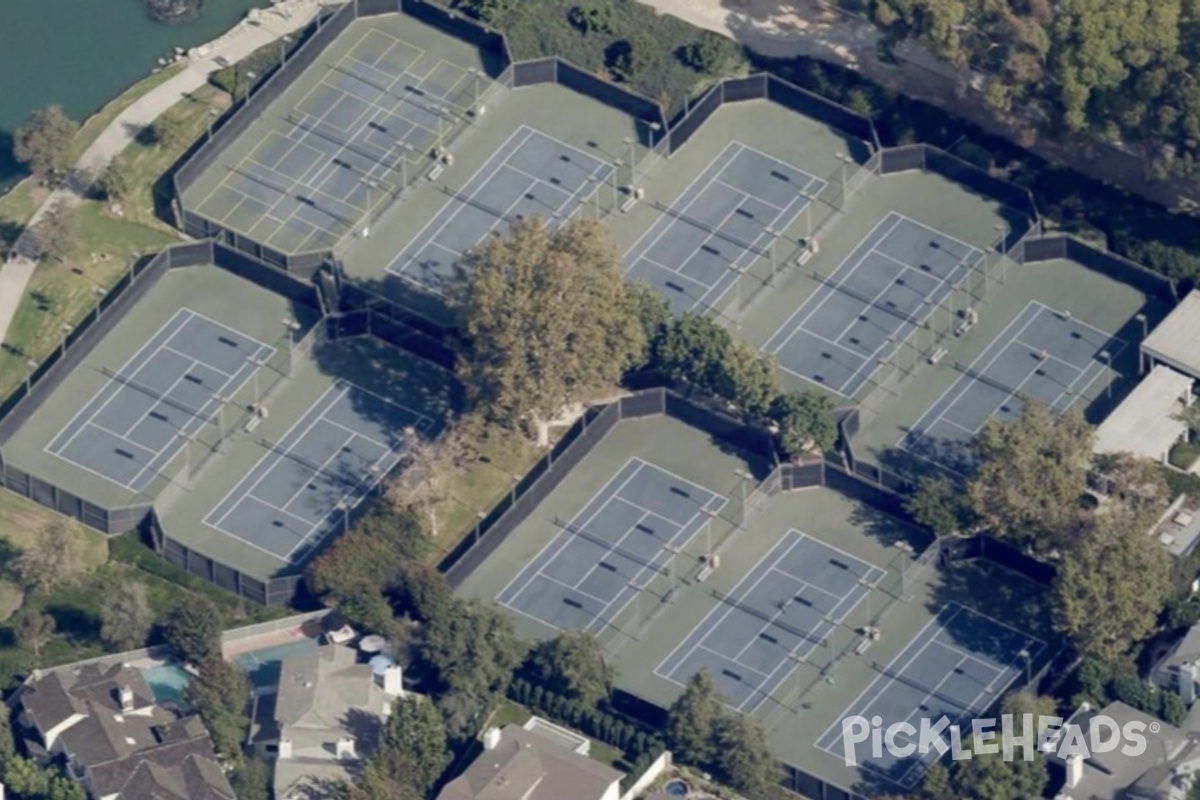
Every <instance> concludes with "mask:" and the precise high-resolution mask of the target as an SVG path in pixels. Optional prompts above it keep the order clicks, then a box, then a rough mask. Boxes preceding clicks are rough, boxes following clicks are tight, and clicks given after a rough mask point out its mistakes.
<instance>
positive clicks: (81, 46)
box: [0, 0, 269, 192]
mask: <svg viewBox="0 0 1200 800" xmlns="http://www.w3.org/2000/svg"><path fill="white" fill-rule="evenodd" d="M266 5H269V2H268V0H206V2H205V4H204V11H203V13H202V14H201V16H200V18H199V19H198V20H196V21H194V22H189V23H187V24H184V25H177V26H168V25H162V24H160V23H157V22H155V21H154V20H152V19H150V18H149V17H148V16H146V12H145V4H144V3H143V0H0V192H3V191H5V190H7V189H8V188H9V187H10V186H11V184H12V183H13V182H14V181H15V179H16V178H17V177H19V175H18V173H17V169H18V167H17V165H16V164H15V163H14V162H13V161H12V159H11V152H12V132H13V130H15V129H16V127H17V126H18V125H20V124H21V123H22V122H23V121H24V120H25V118H26V117H27V116H29V114H30V112H32V111H34V110H36V109H39V108H44V107H45V106H48V105H51V104H58V105H60V106H62V107H63V108H64V109H66V111H67V113H68V114H70V115H71V116H72V117H74V118H75V119H77V120H80V121H83V120H84V119H85V118H87V117H88V116H90V115H91V114H93V113H95V112H96V111H97V110H98V109H99V108H100V107H101V106H103V105H104V104H105V103H107V102H108V101H109V100H111V99H112V98H114V97H116V96H117V95H118V94H120V93H121V92H122V91H124V90H125V89H126V88H128V87H129V86H130V85H132V84H134V83H136V82H137V81H138V80H140V79H141V78H143V77H145V76H146V75H148V74H149V73H150V70H151V69H152V68H153V67H154V66H155V65H156V63H157V61H158V58H159V57H160V56H164V55H169V54H171V53H173V52H174V49H175V48H176V47H184V48H187V47H194V46H196V45H199V44H204V43H205V42H207V41H211V40H212V39H215V38H216V37H217V36H220V35H221V34H222V33H223V32H225V31H226V30H228V29H229V28H231V27H233V25H234V24H236V23H237V21H238V20H240V19H241V18H242V17H243V16H245V14H246V11H248V10H249V9H251V8H254V7H255V6H266Z"/></svg>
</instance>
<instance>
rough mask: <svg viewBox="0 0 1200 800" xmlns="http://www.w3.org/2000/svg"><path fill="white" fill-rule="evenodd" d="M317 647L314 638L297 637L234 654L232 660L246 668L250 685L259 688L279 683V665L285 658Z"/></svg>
mask: <svg viewBox="0 0 1200 800" xmlns="http://www.w3.org/2000/svg"><path fill="white" fill-rule="evenodd" d="M317 647H318V645H317V642H316V640H315V639H297V640H296V641H294V642H288V643H287V644H279V645H275V646H274V647H267V648H264V649H262V650H255V651H253V652H251V653H242V654H241V655H239V656H234V659H233V662H234V663H235V664H237V665H238V666H239V667H241V668H242V669H244V670H246V674H247V675H248V676H249V678H250V684H251V685H252V686H254V687H255V688H259V689H261V688H263V687H267V686H274V685H276V684H277V683H279V665H280V664H281V663H282V662H283V661H284V660H285V659H288V658H292V657H294V656H300V655H304V654H305V653H310V652H312V651H313V650H316V649H317Z"/></svg>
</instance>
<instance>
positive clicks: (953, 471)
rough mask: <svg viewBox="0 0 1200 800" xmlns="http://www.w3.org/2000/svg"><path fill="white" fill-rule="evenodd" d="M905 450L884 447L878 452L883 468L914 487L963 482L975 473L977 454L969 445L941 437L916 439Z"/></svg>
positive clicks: (909, 441)
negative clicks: (935, 481) (945, 481)
mask: <svg viewBox="0 0 1200 800" xmlns="http://www.w3.org/2000/svg"><path fill="white" fill-rule="evenodd" d="M905 445H906V446H905V447H903V448H901V447H884V448H880V449H879V450H877V451H875V452H874V456H875V458H876V460H877V461H878V462H879V466H881V467H883V468H884V469H885V470H887V471H888V472H891V473H893V474H894V475H897V476H898V477H899V478H900V479H901V480H902V481H904V482H905V483H908V484H910V485H912V486H916V485H919V484H920V483H921V482H922V481H924V480H927V479H932V478H947V479H949V480H952V481H955V482H957V481H959V480H961V479H962V478H963V477H964V476H968V475H971V474H972V473H974V472H975V454H974V451H973V449H972V446H971V443H970V442H969V441H963V440H961V439H945V438H941V437H938V436H928V435H920V436H912V437H909V438H908V439H907V440H906V441H905Z"/></svg>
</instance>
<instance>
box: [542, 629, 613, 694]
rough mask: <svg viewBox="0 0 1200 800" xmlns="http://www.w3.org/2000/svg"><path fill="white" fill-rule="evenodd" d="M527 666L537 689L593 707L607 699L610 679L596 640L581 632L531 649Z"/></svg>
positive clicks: (559, 637)
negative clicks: (536, 683)
mask: <svg viewBox="0 0 1200 800" xmlns="http://www.w3.org/2000/svg"><path fill="white" fill-rule="evenodd" d="M529 662H530V666H531V667H532V669H533V671H534V673H535V674H536V676H537V681H538V683H539V684H540V685H541V686H544V687H545V688H547V689H549V690H550V691H553V692H555V693H556V694H560V695H563V696H564V697H569V698H572V699H575V700H578V701H579V702H580V703H582V704H583V705H585V706H588V707H595V706H597V705H598V704H599V703H600V701H601V700H603V699H605V698H606V697H608V693H609V686H610V683H611V681H612V675H611V673H610V670H609V666H608V664H607V663H605V661H604V647H603V646H602V645H601V644H600V640H599V639H597V638H596V637H595V636H593V635H592V634H590V633H587V632H585V631H564V632H563V633H560V634H559V635H558V636H556V637H555V638H553V639H547V640H546V641H544V642H542V643H541V644H539V645H538V646H537V647H535V648H534V649H533V652H532V653H531V654H530V658H529Z"/></svg>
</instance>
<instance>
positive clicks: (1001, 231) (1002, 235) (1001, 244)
mask: <svg viewBox="0 0 1200 800" xmlns="http://www.w3.org/2000/svg"><path fill="white" fill-rule="evenodd" d="M992 230H994V231H995V232H996V234H997V235H998V236H999V241H998V242H997V249H998V250H999V251H1000V269H999V270H998V272H999V278H1000V284H1001V285H1003V284H1004V259H1006V258H1008V232H1009V227H1008V223H1006V222H997V223H996V224H995V225H993V226H992ZM984 288H985V289H986V288H987V287H986V284H985V286H984Z"/></svg>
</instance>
